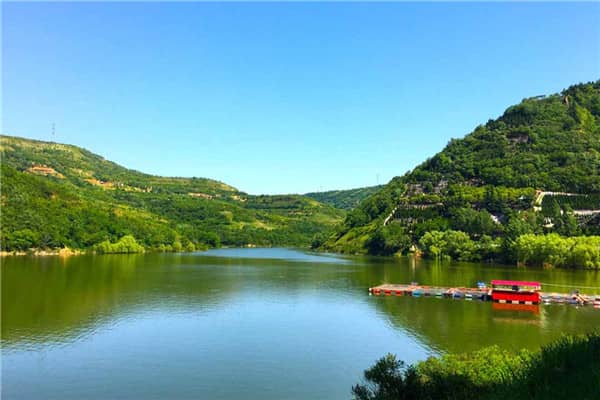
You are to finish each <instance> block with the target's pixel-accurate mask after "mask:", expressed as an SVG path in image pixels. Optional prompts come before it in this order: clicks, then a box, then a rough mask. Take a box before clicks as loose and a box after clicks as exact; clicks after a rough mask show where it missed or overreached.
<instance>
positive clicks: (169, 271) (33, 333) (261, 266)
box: [2, 249, 600, 351]
mask: <svg viewBox="0 0 600 400" xmlns="http://www.w3.org/2000/svg"><path fill="white" fill-rule="evenodd" d="M271 250H272V252H277V251H280V252H281V250H278V249H271ZM229 251H231V252H236V251H238V250H236V249H231V250H229ZM226 254H227V251H226V252H225V254H222V255H221V256H218V255H210V254H205V255H200V254H143V255H130V256H128V255H115V256H109V255H106V256H81V257H71V258H66V259H61V258H58V257H38V258H6V259H4V260H3V266H2V278H3V279H2V341H3V343H2V344H3V345H5V346H8V347H9V348H10V346H11V345H12V344H15V343H18V342H23V341H27V340H29V341H32V342H33V343H34V344H35V343H41V342H46V341H50V342H52V341H62V340H71V339H72V338H73V337H75V335H82V334H84V335H85V334H87V333H89V332H91V330H93V329H97V328H98V326H99V325H100V324H104V323H115V321H117V320H119V319H124V318H126V317H132V318H134V317H135V316H136V315H137V314H140V313H142V312H144V311H154V310H158V311H167V312H201V313H202V312H207V311H211V310H214V309H217V308H219V307H222V306H223V305H225V304H229V303H231V302H243V301H244V299H245V298H247V297H248V296H250V297H254V298H256V297H257V296H258V297H259V299H260V297H261V296H262V294H263V293H264V295H265V298H266V299H276V298H277V297H278V296H282V298H286V299H287V300H288V301H289V300H290V298H291V300H292V301H295V299H298V301H299V302H301V301H306V299H310V300H313V299H314V300H316V301H321V300H325V298H328V299H327V300H331V299H334V300H335V301H341V302H347V303H348V310H349V311H348V312H352V307H353V306H352V303H354V302H359V303H365V302H366V303H367V304H371V305H373V306H374V308H375V309H376V310H378V312H379V313H381V314H382V315H383V316H384V317H385V318H387V319H389V321H390V322H391V324H392V325H393V326H395V327H397V328H400V329H402V330H405V331H408V332H409V333H411V334H413V335H415V336H418V337H419V338H420V339H421V340H423V342H425V343H427V344H429V345H430V346H432V347H433V348H436V349H439V350H442V351H446V350H450V351H463V350H470V349H475V348H479V347H481V346H485V345H489V344H494V343H497V344H500V345H502V346H504V347H511V348H521V347H530V348H534V347H538V346H539V344H540V343H545V342H548V341H549V340H551V339H553V338H554V337H556V335H557V334H559V333H560V332H565V333H566V332H572V333H581V332H586V331H589V330H591V329H593V328H594V327H595V326H596V327H597V326H600V311H598V310H594V309H592V308H588V309H580V310H576V309H574V308H573V307H569V306H552V307H543V308H540V315H535V314H532V313H521V312H519V311H511V310H508V311H505V310H502V311H501V312H500V311H498V310H494V309H493V307H492V305H491V304H490V303H481V302H478V301H472V302H467V301H454V300H445V299H432V298H421V299H417V298H396V297H393V298H390V297H369V296H368V292H367V288H369V287H371V286H374V285H377V284H381V283H384V282H388V283H403V282H411V281H418V282H421V283H423V284H431V285H453V286H465V285H470V284H473V283H474V282H476V281H478V280H485V281H489V280H491V279H538V280H540V281H551V282H555V283H560V284H579V285H587V286H591V285H593V284H596V283H595V282H594V279H597V278H598V274H597V273H592V272H588V271H577V272H571V271H559V272H560V274H556V273H555V271H543V270H525V269H518V270H517V269H514V268H499V267H492V266H489V265H477V264H449V265H440V264H435V263H430V262H427V261H423V260H411V259H409V258H401V259H393V258H368V257H344V258H343V259H341V260H337V259H335V258H333V257H329V256H328V257H327V258H326V259H325V258H323V257H320V256H315V255H311V256H309V257H305V258H303V257H302V255H301V254H302V253H297V252H295V253H294V254H293V255H292V258H290V259H285V251H283V253H281V254H279V255H278V256H277V257H271V258H268V257H257V258H249V257H248V256H246V257H239V256H238V257H227V256H226ZM249 256H250V255H249ZM252 256H256V254H252ZM282 257H283V258H282ZM567 272H568V273H567ZM269 296H270V297H269ZM275 301H276V300H275ZM515 321H519V323H516V322H515ZM527 321H531V322H530V323H528V322H527ZM523 322H525V323H523ZM357 323H360V321H357Z"/></svg>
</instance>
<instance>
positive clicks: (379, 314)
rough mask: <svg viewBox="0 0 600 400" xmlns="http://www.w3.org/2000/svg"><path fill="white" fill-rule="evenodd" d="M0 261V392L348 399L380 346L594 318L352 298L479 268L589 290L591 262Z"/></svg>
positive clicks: (420, 346)
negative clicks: (559, 265)
mask: <svg viewBox="0 0 600 400" xmlns="http://www.w3.org/2000/svg"><path fill="white" fill-rule="evenodd" d="M1 272H2V342H1V344H2V398H3V399H39V398H49V399H108V398H111V399H116V398H123V399H151V398H161V399H162V398H177V399H185V398H204V399H241V398H244V399H245V398H249V399H250V398H254V399H258V398H260V399H309V398H310V399H317V398H330V399H349V398H351V392H350V389H351V386H352V385H353V384H355V383H357V382H358V381H359V380H360V379H361V377H362V372H363V370H364V369H366V368H368V367H370V366H371V365H372V364H373V363H374V361H375V360H376V359H378V358H380V357H381V356H383V355H385V354H386V353H388V352H392V353H395V354H397V355H398V356H399V357H400V358H401V359H403V360H404V361H406V362H409V363H411V362H415V361H418V360H422V359H425V358H427V357H428V356H430V355H436V354H441V353H445V352H462V351H469V350H475V349H478V348H481V347H484V346H488V345H492V344H497V345H499V346H500V347H502V348H507V349H520V348H524V347H525V348H529V349H535V348H538V347H539V346H540V344H543V343H547V342H549V341H551V340H553V339H555V338H557V337H559V336H560V335H561V334H562V333H584V332H588V331H591V330H593V329H597V328H598V327H600V310H598V309H594V308H592V307H589V306H588V307H575V306H570V305H549V306H540V307H539V308H535V309H534V310H533V311H515V310H505V309H499V308H498V307H495V306H494V305H493V304H492V303H490V302H480V301H466V300H451V299H436V298H411V297H377V296H369V294H368V288H369V287H371V286H375V285H378V284H381V283H384V282H385V283H407V282H411V281H418V282H420V283H421V284H430V285H457V286H468V285H474V284H475V282H476V281H479V280H484V281H487V282H489V281H490V280H491V279H516V280H524V279H527V280H539V281H541V282H543V284H544V285H543V286H544V289H545V290H546V291H563V292H568V291H570V290H571V289H572V288H573V287H598V286H600V273H599V272H593V271H566V270H541V269H523V268H518V269H517V268H515V267H505V266H504V267H503V266H491V265H487V264H467V263H442V264H440V263H435V262H429V261H425V260H415V259H412V258H399V259H394V258H368V257H350V256H348V257H347V256H338V255H328V254H316V253H309V252H303V251H299V250H293V249H218V250H211V251H207V252H203V253H191V254H156V253H148V254H140V255H104V256H99V255H97V256H92V255H90V256H76V257H70V258H60V257H9V258H4V259H2V269H1ZM550 285H556V286H550ZM586 291H587V292H590V291H591V292H592V293H594V292H600V289H599V290H593V289H588V290H583V289H582V292H584V293H585V292H586Z"/></svg>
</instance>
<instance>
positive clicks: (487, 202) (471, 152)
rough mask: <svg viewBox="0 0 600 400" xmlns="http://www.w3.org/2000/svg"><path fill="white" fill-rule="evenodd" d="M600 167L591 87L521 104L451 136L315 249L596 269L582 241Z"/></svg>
mask: <svg viewBox="0 0 600 400" xmlns="http://www.w3.org/2000/svg"><path fill="white" fill-rule="evenodd" d="M599 171H600V81H597V82H592V83H587V84H579V85H574V86H572V87H570V88H568V89H566V90H564V91H563V92H562V93H560V94H554V95H550V96H541V97H540V96H538V97H535V98H530V99H525V100H523V101H522V102H521V103H520V104H518V105H515V106H512V107H509V108H508V109H507V110H506V111H505V112H504V114H503V115H502V116H501V117H500V118H498V119H495V120H489V121H488V122H487V123H486V124H485V125H480V126H478V127H477V128H476V129H475V130H474V131H473V132H472V133H471V134H469V135H467V136H466V137H465V138H463V139H453V140H451V141H450V143H448V145H447V146H446V147H445V148H444V149H443V150H442V151H441V152H440V153H438V154H436V155H435V156H433V157H432V158H430V159H428V160H427V161H425V162H424V163H423V164H421V165H419V166H417V167H416V168H415V169H414V170H413V171H411V172H409V173H407V174H406V175H404V176H401V177H395V178H393V179H392V180H391V181H390V182H389V183H388V184H387V185H385V186H384V187H383V188H381V189H380V190H379V191H378V192H377V193H375V194H374V195H372V196H370V197H368V198H367V199H365V200H364V201H363V202H361V204H360V205H359V206H358V207H356V208H355V209H354V210H352V211H350V212H349V213H348V215H347V216H346V218H345V220H344V222H343V223H342V224H340V225H339V226H338V227H337V229H336V231H335V232H334V233H333V234H331V235H330V236H329V237H328V238H326V239H324V240H320V241H319V242H321V246H320V248H323V249H326V250H329V251H336V252H342V253H358V254H364V253H366V254H374V255H391V254H399V253H402V254H405V253H407V252H410V251H415V252H422V253H423V254H424V255H425V256H427V257H447V258H453V259H458V260H495V261H502V262H510V263H517V262H521V263H524V264H531V265H541V264H548V265H554V266H557V267H587V268H599V267H600V265H599V264H598V262H597V255H596V254H597V252H598V251H600V249H598V248H597V238H594V237H592V238H589V239H585V238H584V237H585V236H599V235H600V173H599ZM525 235H526V236H525ZM532 235H535V238H534V236H532ZM572 237H576V239H570V238H572ZM317 244H318V243H317ZM565 249H567V250H565ZM569 249H574V250H576V251H577V252H578V253H579V254H578V256H577V257H571V258H568V257H565V256H564V253H565V251H569Z"/></svg>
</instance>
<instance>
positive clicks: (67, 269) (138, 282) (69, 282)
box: [2, 254, 231, 345]
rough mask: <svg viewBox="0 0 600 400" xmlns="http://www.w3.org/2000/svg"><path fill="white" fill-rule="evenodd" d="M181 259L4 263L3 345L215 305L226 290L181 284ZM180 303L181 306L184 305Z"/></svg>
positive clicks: (206, 282) (198, 282)
mask: <svg viewBox="0 0 600 400" xmlns="http://www.w3.org/2000/svg"><path fill="white" fill-rule="evenodd" d="M185 260H186V256H185V255H163V254H147V255H139V254H132V255H103V256H81V257H70V258H59V257H37V258H26V259H24V258H10V259H6V260H5V262H4V265H3V267H2V340H3V344H5V345H7V344H8V345H10V343H11V342H12V341H19V340H32V341H37V340H41V341H47V340H68V339H69V338H70V337H71V336H73V335H78V334H80V333H81V332H82V331H83V332H87V331H89V330H90V329H92V328H93V327H94V326H96V325H97V324H100V323H102V322H103V321H106V320H111V319H116V318H119V317H120V316H123V315H127V314H128V313H131V312H133V311H134V310H138V309H141V308H144V309H146V308H150V309H152V308H156V307H172V306H173V305H174V304H188V305H193V304H194V303H196V304H197V303H202V302H203V301H204V299H206V298H207V297H209V296H210V298H211V301H208V302H206V304H209V305H215V304H217V301H216V300H222V298H223V296H225V295H226V294H227V293H228V292H229V291H230V290H231V287H230V285H229V282H227V281H221V282H220V284H219V290H218V291H216V292H215V291H213V290H212V289H213V286H212V285H211V284H210V282H211V279H210V275H211V274H210V273H206V272H205V274H204V275H205V278H206V279H184V277H183V275H187V274H181V272H180V269H181V266H182V265H184V264H185ZM182 299H184V300H185V301H183V300H182Z"/></svg>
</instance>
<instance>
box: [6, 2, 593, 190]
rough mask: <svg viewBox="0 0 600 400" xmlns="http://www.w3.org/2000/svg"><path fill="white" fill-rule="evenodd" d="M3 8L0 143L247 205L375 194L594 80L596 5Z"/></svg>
mask: <svg viewBox="0 0 600 400" xmlns="http://www.w3.org/2000/svg"><path fill="white" fill-rule="evenodd" d="M2 6H3V10H2V11H3V12H2V68H3V70H2V95H3V102H2V125H3V126H2V132H3V133H4V134H8V135H16V136H24V137H28V138H36V139H43V140H54V141H57V142H64V143H70V144H75V145H78V146H82V147H85V148H87V149H89V150H91V151H93V152H95V153H98V154H100V155H102V156H104V157H105V158H107V159H110V160H113V161H116V162H118V163H120V164H122V165H124V166H126V167H129V168H134V169H137V170H140V171H143V172H148V173H153V174H160V175H171V176H202V177H209V178H213V179H218V180H221V181H224V182H226V183H228V184H231V185H233V186H236V187H237V188H239V189H240V190H243V191H246V192H249V193H255V194H257V193H303V192H307V191H315V190H326V189H341V188H352V187H360V186H366V185H373V184H375V183H377V179H378V177H379V183H385V182H387V181H389V179H391V178H392V177H393V176H396V175H401V174H403V173H405V172H406V171H407V170H410V169H412V168H413V167H415V166H416V165H417V164H418V163H420V162H421V161H423V160H424V159H426V158H427V157H430V156H432V155H433V154H435V153H436V152H437V151H439V150H441V149H442V148H443V147H444V145H445V144H446V143H447V142H448V141H449V139H450V138H454V137H462V136H464V135H465V134H467V133H469V132H471V131H472V130H473V128H475V127H476V126H477V125H478V124H481V123H485V122H486V121H487V120H488V119H490V118H496V117H497V116H499V115H500V114H501V113H502V112H503V111H504V110H505V109H506V108H507V107H508V106H510V105H512V104H514V103H517V102H519V101H520V100H521V99H523V98H524V97H530V96H535V95H539V94H549V93H554V92H558V91H560V90H561V89H563V88H565V87H568V86H569V85H571V84H574V83H578V82H584V81H591V80H596V79H598V78H600V3H580V4H559V3H523V4H516V3H505V4H501V3H477V4H473V3H455V4H453V3H426V4H415V3H377V4H373V3H371V4H361V3H256V4H252V3H201V2H199V3H110V2H104V3H6V2H3V5H2ZM52 123H55V124H56V134H55V136H54V137H53V136H52Z"/></svg>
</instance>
